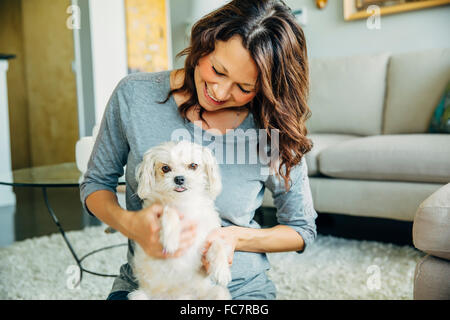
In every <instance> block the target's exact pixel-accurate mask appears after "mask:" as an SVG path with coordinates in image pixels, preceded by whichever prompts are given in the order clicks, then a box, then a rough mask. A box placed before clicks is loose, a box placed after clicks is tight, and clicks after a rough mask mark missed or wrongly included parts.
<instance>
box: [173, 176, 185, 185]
mask: <svg viewBox="0 0 450 320" xmlns="http://www.w3.org/2000/svg"><path fill="white" fill-rule="evenodd" d="M173 180H174V181H175V183H176V184H178V185H182V184H184V177H183V176H176V177H175V178H174V179H173Z"/></svg>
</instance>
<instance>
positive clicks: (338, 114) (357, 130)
mask: <svg viewBox="0 0 450 320" xmlns="http://www.w3.org/2000/svg"><path fill="white" fill-rule="evenodd" d="M389 56H390V54H389V53H379V54H371V55H356V56H349V57H335V58H312V59H310V79H311V82H310V95H309V100H308V105H309V107H310V109H311V112H312V116H311V118H310V119H309V120H308V121H307V122H306V125H307V128H308V130H309V132H310V133H343V134H355V135H362V136H368V135H376V134H381V130H382V119H383V104H384V99H385V87H386V72H387V63H388V60H389Z"/></svg>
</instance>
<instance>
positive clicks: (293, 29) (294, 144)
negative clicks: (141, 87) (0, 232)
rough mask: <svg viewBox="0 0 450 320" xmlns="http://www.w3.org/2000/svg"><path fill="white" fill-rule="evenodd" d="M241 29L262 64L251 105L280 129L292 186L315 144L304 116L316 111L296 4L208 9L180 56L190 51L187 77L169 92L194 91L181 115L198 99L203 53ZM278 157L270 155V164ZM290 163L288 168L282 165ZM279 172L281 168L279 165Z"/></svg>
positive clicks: (265, 0) (249, 2) (246, 2)
mask: <svg viewBox="0 0 450 320" xmlns="http://www.w3.org/2000/svg"><path fill="white" fill-rule="evenodd" d="M236 35H239V36H240V37H241V39H242V44H243V46H244V47H245V48H246V49H247V50H248V51H249V52H250V55H251V57H252V58H253V60H254V61H255V63H256V66H257V67H258V71H259V75H258V80H257V84H256V85H257V86H256V92H257V94H256V96H255V97H254V98H253V99H252V101H251V102H249V103H248V106H247V107H248V108H249V110H250V112H252V114H253V117H254V119H255V121H256V123H257V125H258V126H259V128H264V129H265V130H266V132H267V135H268V139H269V141H270V137H271V130H272V129H278V130H279V146H278V150H277V151H278V155H279V159H278V163H279V168H278V176H281V177H283V179H284V181H285V188H286V190H289V180H290V171H291V169H292V167H293V166H295V165H297V164H299V163H300V161H301V159H302V157H303V156H304V155H305V154H306V153H307V152H309V151H310V150H311V149H312V141H311V140H309V139H308V138H306V135H307V128H306V126H305V122H306V120H307V119H309V117H310V116H311V111H310V109H309V107H308V105H307V98H308V94H309V66H308V56H307V48H306V41H305V36H304V34H303V30H302V29H301V27H300V26H299V25H298V24H297V23H296V21H295V17H294V16H293V14H292V12H291V9H290V8H289V7H288V6H287V5H286V4H285V3H284V2H283V1H279V0H233V1H231V2H229V3H227V4H225V5H224V6H222V7H221V8H219V9H217V10H215V11H213V12H211V13H209V14H207V15H205V16H204V17H202V18H201V19H200V20H199V21H197V22H196V23H195V24H194V25H193V27H192V30H191V39H190V45H189V46H188V47H187V48H186V49H184V50H183V51H181V52H180V53H179V54H178V55H177V57H181V56H186V60H185V64H184V71H185V76H184V83H183V85H182V86H181V87H180V88H176V89H172V90H170V91H169V93H168V95H167V98H166V100H165V101H164V102H166V101H167V100H168V99H169V97H170V96H171V95H172V94H173V93H176V92H183V93H185V94H187V96H188V97H190V98H189V99H188V100H187V101H185V102H184V103H183V104H182V105H181V106H180V107H179V113H180V115H181V116H182V117H183V118H185V119H186V113H187V111H188V109H189V108H191V107H193V106H199V107H200V118H201V119H203V117H202V114H203V112H204V109H203V108H202V107H201V106H200V105H199V103H198V99H197V93H196V87H195V82H194V70H195V67H196V65H197V63H198V61H199V59H200V58H202V57H204V56H206V55H208V54H209V53H211V52H213V51H214V48H215V44H216V41H228V40H229V39H230V38H232V37H233V36H236ZM273 165H274V163H273V162H272V161H271V166H272V167H273ZM283 165H284V166H285V172H283V170H282V166H283ZM274 169H275V172H276V168H274Z"/></svg>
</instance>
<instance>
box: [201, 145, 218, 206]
mask: <svg viewBox="0 0 450 320" xmlns="http://www.w3.org/2000/svg"><path fill="white" fill-rule="evenodd" d="M202 158H203V163H204V166H205V171H206V175H207V176H208V191H209V193H210V195H211V198H212V199H215V198H216V197H217V196H218V195H219V194H220V192H222V179H221V177H220V170H219V166H218V165H217V161H216V158H215V157H214V155H213V153H212V152H211V150H209V148H207V147H203V155H202Z"/></svg>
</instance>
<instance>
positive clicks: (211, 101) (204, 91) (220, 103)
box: [203, 82, 226, 106]
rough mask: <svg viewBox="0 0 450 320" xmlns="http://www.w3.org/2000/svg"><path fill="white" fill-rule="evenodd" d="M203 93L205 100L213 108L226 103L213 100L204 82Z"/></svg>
mask: <svg viewBox="0 0 450 320" xmlns="http://www.w3.org/2000/svg"><path fill="white" fill-rule="evenodd" d="M203 93H204V94H205V97H206V99H207V100H208V101H209V102H210V103H212V104H213V105H215V106H220V105H222V104H224V103H225V102H226V101H220V100H218V99H215V98H214V97H213V95H212V94H211V93H210V92H209V89H208V84H207V83H206V82H205V87H204V89H203Z"/></svg>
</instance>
